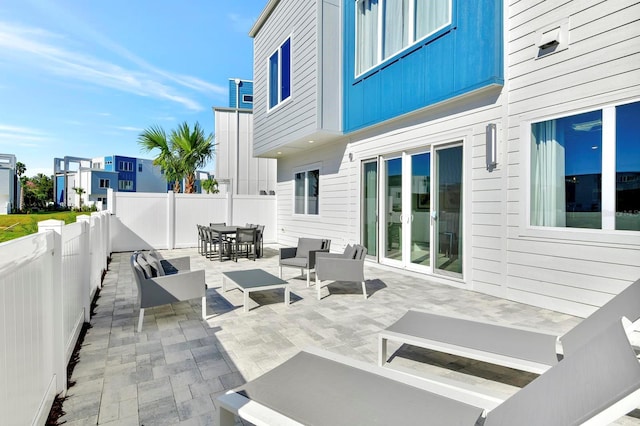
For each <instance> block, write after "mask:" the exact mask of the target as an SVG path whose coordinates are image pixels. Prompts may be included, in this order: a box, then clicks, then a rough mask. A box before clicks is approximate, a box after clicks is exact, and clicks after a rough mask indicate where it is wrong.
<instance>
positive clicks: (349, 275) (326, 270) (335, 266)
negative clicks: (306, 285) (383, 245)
mask: <svg viewBox="0 0 640 426" xmlns="http://www.w3.org/2000/svg"><path fill="white" fill-rule="evenodd" d="M366 255H367V248H366V247H364V246H362V245H360V244H356V245H354V246H352V245H347V247H346V248H345V249H344V252H343V253H318V254H317V256H316V292H317V294H318V300H320V298H321V296H320V289H321V288H322V287H324V286H326V285H327V284H324V285H323V284H322V281H326V280H332V281H354V282H359V283H362V295H363V296H364V298H365V300H366V299H367V287H366V285H365V280H364V259H365V257H366Z"/></svg>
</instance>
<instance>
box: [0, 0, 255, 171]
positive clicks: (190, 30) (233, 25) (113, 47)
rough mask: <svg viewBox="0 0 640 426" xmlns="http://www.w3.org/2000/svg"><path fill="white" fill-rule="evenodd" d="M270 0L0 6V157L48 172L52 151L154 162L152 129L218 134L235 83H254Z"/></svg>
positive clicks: (9, 2)
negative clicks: (144, 139) (254, 33)
mask: <svg viewBox="0 0 640 426" xmlns="http://www.w3.org/2000/svg"><path fill="white" fill-rule="evenodd" d="M266 3H267V0H126V1H124V0H108V1H104V0H102V1H99V0H2V1H0V153H2V154H14V155H15V156H16V157H17V161H20V162H22V163H24V164H25V165H26V167H27V171H26V173H25V175H26V176H34V175H36V174H37V173H44V174H47V175H51V174H53V159H54V158H55V157H58V158H61V157H64V156H72V157H82V158H93V157H101V156H105V155H123V156H131V157H138V158H154V152H153V151H152V152H151V153H146V152H144V151H142V150H141V149H140V147H139V145H138V142H137V139H138V135H139V134H140V132H142V131H143V130H144V129H147V128H149V127H150V126H153V125H158V126H161V127H162V128H164V129H165V130H166V131H167V132H168V131H170V130H171V129H174V128H176V127H177V126H178V125H179V124H180V123H182V122H184V121H186V122H188V123H189V124H190V125H193V124H195V122H199V123H200V125H201V126H202V127H203V128H204V130H205V132H206V134H209V133H214V117H213V110H212V107H214V106H216V107H217V106H228V81H229V79H230V78H242V79H247V80H251V79H253V40H252V39H251V38H250V37H249V35H248V32H249V30H250V29H251V27H252V26H253V24H254V23H255V21H256V19H257V18H258V16H259V15H260V13H261V12H262V10H263V8H264V7H265V5H266ZM213 168H214V162H213V161H212V162H210V163H209V164H208V165H207V166H206V167H205V168H204V170H208V171H212V170H213Z"/></svg>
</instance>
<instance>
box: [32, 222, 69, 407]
mask: <svg viewBox="0 0 640 426" xmlns="http://www.w3.org/2000/svg"><path fill="white" fill-rule="evenodd" d="M63 227H64V221H63V220H55V219H49V220H44V221H42V222H38V233H43V232H48V231H53V232H52V235H53V252H52V259H51V284H52V285H51V303H50V306H51V309H52V321H51V327H52V329H53V333H52V336H51V337H52V339H51V342H52V350H53V371H54V373H55V375H56V393H62V395H65V394H66V392H67V365H66V362H65V341H64V317H63V315H64V313H63V310H64V295H63V294H62V291H63V290H62V228H63Z"/></svg>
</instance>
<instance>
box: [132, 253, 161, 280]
mask: <svg viewBox="0 0 640 426" xmlns="http://www.w3.org/2000/svg"><path fill="white" fill-rule="evenodd" d="M135 256H136V258H135V261H136V263H137V264H138V266H139V267H140V268H141V269H142V272H143V274H144V278H145V279H149V278H154V277H156V276H157V275H158V274H157V273H154V272H155V271H154V270H153V268H152V267H151V265H150V264H149V262H148V261H147V258H146V257H145V255H144V254H142V253H136V255H135Z"/></svg>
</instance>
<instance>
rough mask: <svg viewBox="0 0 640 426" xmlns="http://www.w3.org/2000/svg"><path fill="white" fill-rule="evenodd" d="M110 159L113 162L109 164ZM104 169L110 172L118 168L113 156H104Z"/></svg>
mask: <svg viewBox="0 0 640 426" xmlns="http://www.w3.org/2000/svg"><path fill="white" fill-rule="evenodd" d="M109 161H110V162H111V164H107V162H109ZM104 169H105V170H109V171H110V172H113V171H115V170H116V165H115V164H114V161H113V157H112V156H108V157H104Z"/></svg>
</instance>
